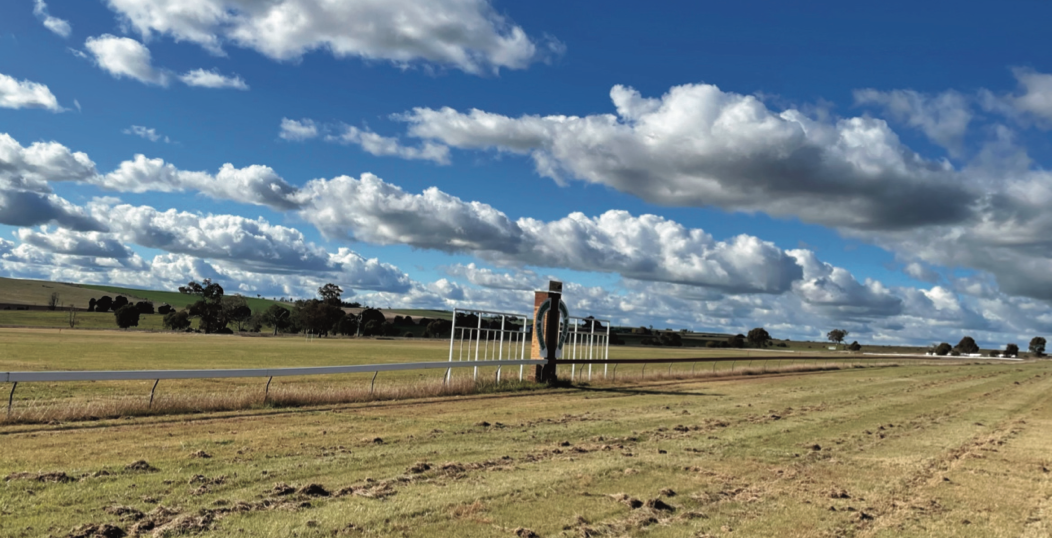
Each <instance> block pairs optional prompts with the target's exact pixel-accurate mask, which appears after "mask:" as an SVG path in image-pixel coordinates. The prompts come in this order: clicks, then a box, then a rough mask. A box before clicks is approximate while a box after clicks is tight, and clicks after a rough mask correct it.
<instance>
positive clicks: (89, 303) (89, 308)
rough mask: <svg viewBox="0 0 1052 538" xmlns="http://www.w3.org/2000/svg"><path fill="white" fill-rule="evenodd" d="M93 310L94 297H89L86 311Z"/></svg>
mask: <svg viewBox="0 0 1052 538" xmlns="http://www.w3.org/2000/svg"><path fill="white" fill-rule="evenodd" d="M94 311H95V298H94V297H92V298H91V299H88V312H94Z"/></svg>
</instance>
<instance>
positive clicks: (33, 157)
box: [0, 133, 98, 192]
mask: <svg viewBox="0 0 1052 538" xmlns="http://www.w3.org/2000/svg"><path fill="white" fill-rule="evenodd" d="M97 173H98V172H96V170H95V163H94V162H92V161H91V159H90V158H88V156H87V154H85V153H81V152H79V151H78V152H74V151H70V150H69V149H68V148H66V147H65V146H63V145H62V144H59V143H58V142H34V143H32V144H30V145H29V146H28V147H23V146H22V145H21V144H19V143H18V141H17V140H15V139H14V138H12V137H11V135H9V134H7V133H0V185H3V186H4V187H5V188H8V189H21V190H31V191H38V192H49V191H50V186H49V185H48V183H49V182H58V181H89V180H90V179H91V178H93V177H94V176H95V175H96V174H97Z"/></svg>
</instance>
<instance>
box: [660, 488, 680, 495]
mask: <svg viewBox="0 0 1052 538" xmlns="http://www.w3.org/2000/svg"><path fill="white" fill-rule="evenodd" d="M658 493H660V494H662V495H664V496H666V497H675V496H676V492H675V491H673V490H672V488H665V489H663V490H661V491H659V492H658Z"/></svg>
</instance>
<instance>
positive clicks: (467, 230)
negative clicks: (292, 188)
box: [296, 174, 521, 252]
mask: <svg viewBox="0 0 1052 538" xmlns="http://www.w3.org/2000/svg"><path fill="white" fill-rule="evenodd" d="M296 199H297V200H298V201H299V202H300V203H301V204H302V206H303V210H302V211H301V213H300V216H301V217H303V218H304V219H305V220H307V221H308V222H310V223H311V224H313V225H314V226H315V227H316V228H318V229H319V230H320V231H321V232H322V233H323V234H325V235H326V236H328V237H330V238H343V239H347V240H357V241H365V242H368V243H374V244H378V245H392V244H395V245H410V246H413V247H416V248H427V249H434V250H441V251H445V252H467V251H475V250H486V251H501V250H506V251H514V250H515V249H516V248H518V243H519V242H520V241H521V230H519V228H518V226H517V225H515V224H514V223H513V222H511V220H510V219H508V217H507V215H505V214H504V213H502V212H500V211H498V210H496V209H494V208H493V207H492V206H489V205H487V204H483V203H480V202H465V201H464V200H461V199H460V198H457V197H455V196H451V195H449V194H447V193H444V192H442V191H440V190H438V189H437V188H435V187H432V188H429V189H427V190H425V191H424V192H423V193H421V194H411V193H408V192H405V191H404V190H402V189H401V188H400V187H398V186H396V185H392V184H390V183H387V182H385V181H383V180H382V179H380V178H379V177H376V176H375V175H373V174H362V177H361V179H355V178H352V177H349V176H339V177H336V178H333V179H329V180H326V179H317V180H312V181H310V182H308V183H307V184H306V185H304V187H303V189H301V190H300V192H299V193H298V194H297V196H296Z"/></svg>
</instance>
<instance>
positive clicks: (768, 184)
mask: <svg viewBox="0 0 1052 538" xmlns="http://www.w3.org/2000/svg"><path fill="white" fill-rule="evenodd" d="M610 97H611V99H612V100H613V103H614V105H615V107H616V109H617V115H613V114H600V115H594V116H585V117H577V116H530V115H527V116H521V117H518V118H512V117H507V116H502V115H499V114H493V113H488V112H484V111H481V110H471V111H469V112H467V113H463V112H458V111H456V110H454V109H451V108H442V109H438V110H433V109H428V108H417V109H414V110H413V111H411V112H409V113H407V114H403V115H402V116H401V118H402V119H403V120H404V121H406V122H408V123H409V133H410V134H411V135H412V136H416V137H419V138H422V139H425V140H432V141H436V142H439V143H442V144H445V145H449V146H453V147H457V148H465V149H487V148H495V149H498V150H501V151H508V152H515V153H522V154H529V155H531V156H532V158H533V160H534V162H535V165H536V168H537V171H538V172H539V173H540V174H542V175H545V176H549V177H552V178H555V179H558V180H561V179H565V178H567V177H569V178H576V179H581V180H584V181H587V182H591V183H598V184H603V185H607V186H610V187H613V188H615V189H617V190H619V191H622V192H626V193H630V194H633V195H635V196H638V197H640V198H642V199H644V200H646V201H648V202H652V203H657V204H662V205H675V206H717V207H721V208H724V209H728V210H741V211H763V212H765V213H768V214H770V215H774V216H780V217H782V216H784V217H789V216H792V217H797V218H800V219H802V220H804V221H805V222H811V223H817V224H823V225H827V226H835V227H840V228H849V229H859V230H885V229H901V228H912V227H917V226H923V225H927V224H936V223H945V222H957V221H960V220H962V219H965V218H967V217H968V216H969V215H970V211H969V206H970V204H972V203H973V202H974V201H975V199H976V197H977V193H975V192H973V191H972V190H971V189H970V188H969V185H967V184H965V183H962V182H961V181H959V180H958V178H957V177H956V175H955V174H954V171H953V170H952V169H951V168H950V167H949V166H948V165H947V164H945V163H937V162H931V161H927V160H925V159H923V158H921V157H920V156H919V155H917V154H916V153H914V152H913V151H911V150H910V149H909V148H907V147H905V146H904V145H902V144H901V143H900V141H899V139H898V136H897V135H896V134H895V133H894V132H893V131H892V130H891V129H890V128H889V127H888V125H887V124H886V123H885V122H884V121H883V120H879V119H874V118H868V117H857V118H846V119H840V120H836V121H819V120H815V119H811V118H809V117H807V116H806V115H805V114H804V113H802V112H800V111H798V110H794V109H787V110H784V111H781V112H776V111H772V110H770V109H768V108H767V107H766V106H765V105H764V104H763V103H762V102H761V101H760V100H759V99H757V98H756V97H753V96H748V95H740V94H736V93H731V92H723V91H721V90H720V89H719V88H717V87H716V86H712V85H707V84H691V85H684V86H676V87H673V88H672V89H671V90H669V92H668V93H667V94H665V95H664V96H662V97H660V98H646V97H643V96H642V95H640V94H639V92H637V91H635V90H633V89H631V88H626V87H624V86H615V87H614V88H613V89H612V90H611V92H610ZM932 199H939V200H941V201H942V204H941V209H940V211H932V209H931V204H930V203H929V200H932Z"/></svg>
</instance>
